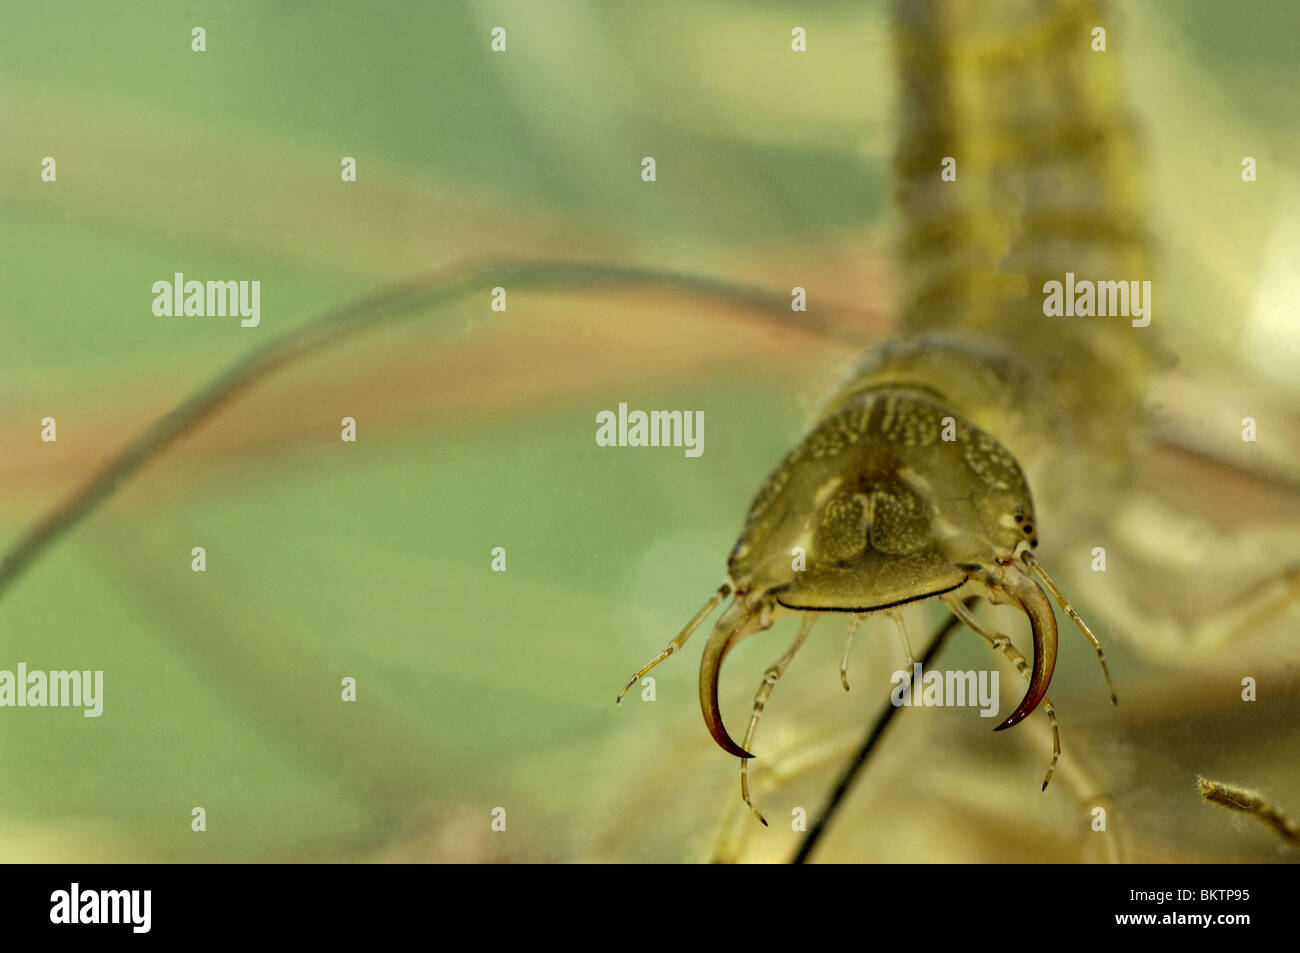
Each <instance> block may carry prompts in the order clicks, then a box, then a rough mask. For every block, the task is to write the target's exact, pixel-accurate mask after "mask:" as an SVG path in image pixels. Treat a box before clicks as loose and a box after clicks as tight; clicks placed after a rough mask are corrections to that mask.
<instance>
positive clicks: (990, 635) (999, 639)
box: [943, 596, 1105, 791]
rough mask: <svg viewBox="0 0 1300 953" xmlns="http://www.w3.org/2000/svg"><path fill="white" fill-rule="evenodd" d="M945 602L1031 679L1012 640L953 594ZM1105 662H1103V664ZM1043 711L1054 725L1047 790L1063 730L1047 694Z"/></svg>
mask: <svg viewBox="0 0 1300 953" xmlns="http://www.w3.org/2000/svg"><path fill="white" fill-rule="evenodd" d="M943 601H944V603H945V604H946V605H947V606H948V608H949V609H951V610H952V612H953V615H955V616H957V618H959V619H961V621H962V622H964V623H965V624H966V627H967V628H968V629H970V630H971V631H972V632H974V633H975V634H976V635H978V636H979V637H980V638H981V639H983V640H984V641H985V642H987V643H988V644H989V645H990V646H992V647H993V648H994V649H996V650H997V651H999V652H1001V653H1002V654H1004V655H1005V656H1006V657H1007V658H1009V659H1011V662H1012V664H1014V665H1015V666H1016V668H1017V669H1018V670H1019V672H1020V674H1021V675H1023V676H1024V677H1025V681H1028V680H1029V677H1030V676H1029V663H1028V662H1026V661H1025V657H1024V656H1023V655H1021V654H1020V650H1019V649H1017V648H1016V647H1015V646H1014V645H1012V644H1011V640H1010V639H1009V638H1007V637H1006V636H1005V635H1003V634H1001V633H1000V632H994V631H993V630H992V629H990V628H988V627H987V626H986V625H984V623H983V622H981V621H980V620H979V619H978V618H976V616H975V613H973V612H971V611H970V610H969V609H967V608H966V607H965V606H964V605H962V603H961V601H960V600H959V599H954V598H952V597H951V596H947V597H945V598H944V600H943ZM1104 664H1105V663H1104V662H1103V665H1104ZM1043 711H1044V712H1046V713H1047V721H1048V723H1049V724H1050V725H1051V726H1052V763H1051V764H1050V765H1048V766H1047V777H1045V778H1043V790H1044V791H1046V790H1047V784H1048V782H1049V781H1051V780H1052V774H1053V772H1055V771H1056V762H1057V761H1058V760H1060V757H1061V732H1060V729H1059V727H1058V726H1057V724H1056V709H1055V708H1054V707H1052V703H1051V701H1050V700H1049V699H1048V698H1047V696H1046V695H1044V696H1043Z"/></svg>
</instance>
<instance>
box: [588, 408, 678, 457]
mask: <svg viewBox="0 0 1300 953" xmlns="http://www.w3.org/2000/svg"><path fill="white" fill-rule="evenodd" d="M596 424H597V426H596V446H598V447H682V448H684V449H685V451H686V455H687V456H688V457H698V456H700V455H701V454H702V453H704V411H702V410H650V411H646V410H632V411H629V410H628V409H627V404H625V403H620V404H619V405H618V413H615V412H614V411H612V410H602V411H600V412H599V413H598V414H596Z"/></svg>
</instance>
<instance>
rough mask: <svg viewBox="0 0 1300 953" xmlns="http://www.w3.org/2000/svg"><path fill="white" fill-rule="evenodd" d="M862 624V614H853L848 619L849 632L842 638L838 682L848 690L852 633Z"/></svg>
mask: <svg viewBox="0 0 1300 953" xmlns="http://www.w3.org/2000/svg"><path fill="white" fill-rule="evenodd" d="M861 624H862V616H860V615H855V616H854V617H853V618H851V619H850V620H849V632H848V635H847V636H846V637H845V639H844V657H843V658H842V659H840V684H841V685H843V686H844V690H845V691H846V692H847V691H848V690H849V653H850V652H851V651H853V634H854V633H855V632H857V631H858V626H860V625H861Z"/></svg>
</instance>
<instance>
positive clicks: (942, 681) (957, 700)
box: [889, 662, 999, 718]
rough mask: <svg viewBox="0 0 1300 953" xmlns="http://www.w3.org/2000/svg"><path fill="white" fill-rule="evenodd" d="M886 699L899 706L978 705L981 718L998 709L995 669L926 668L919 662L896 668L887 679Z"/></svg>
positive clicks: (995, 712) (994, 713)
mask: <svg viewBox="0 0 1300 953" xmlns="http://www.w3.org/2000/svg"><path fill="white" fill-rule="evenodd" d="M889 680H890V681H891V682H892V683H893V685H894V689H893V691H891V692H890V693H889V700H890V701H891V702H893V703H894V705H895V706H896V707H899V708H965V707H971V708H979V709H980V717H981V718H992V717H994V716H995V715H996V714H997V713H998V697H999V696H998V672H997V671H996V670H995V671H992V672H985V671H980V672H958V671H953V670H949V671H946V672H937V671H934V670H933V669H931V670H930V671H928V672H927V671H925V669H923V668H922V667H921V663H920V662H915V663H913V665H912V671H911V672H910V673H909V672H905V671H897V672H895V673H894V674H893V675H891V676H890V679H889Z"/></svg>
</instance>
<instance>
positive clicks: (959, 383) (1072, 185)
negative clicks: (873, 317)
mask: <svg viewBox="0 0 1300 953" xmlns="http://www.w3.org/2000/svg"><path fill="white" fill-rule="evenodd" d="M1097 29H1103V30H1105V31H1106V34H1105V43H1106V45H1107V50H1106V51H1104V52H1103V51H1098V50H1095V49H1094V46H1095V45H1097V44H1098V34H1096V33H1095V32H1094V31H1095V30H1097ZM896 30H897V37H896V42H895V49H896V51H897V54H896V55H897V58H898V76H899V84H900V90H899V96H898V100H899V104H900V107H899V119H898V121H899V127H900V128H899V137H898V143H899V144H898V148H897V152H896V157H895V164H896V174H897V181H898V183H899V186H898V195H897V202H898V207H899V209H900V211H901V213H902V216H901V217H902V222H901V228H900V242H899V248H898V260H899V263H900V270H901V279H902V280H901V282H900V287H901V289H902V298H901V307H902V313H901V320H900V332H901V334H900V339H899V341H897V342H896V343H895V345H894V346H893V348H892V352H891V349H886V351H887V352H889V353H886V354H884V355H872V356H871V357H869V358H868V359H867V361H865V362H864V364H863V365H862V367H861V368H859V369H858V371H857V373H856V374H855V375H854V376H853V377H852V378H851V379H850V381H849V382H848V383H847V385H846V391H848V392H855V391H861V390H863V389H869V388H871V387H874V386H884V385H886V384H889V385H891V386H897V384H898V382H899V381H900V380H903V381H905V382H908V383H911V384H915V385H917V386H919V387H922V388H925V389H928V390H930V391H933V392H936V393H939V394H942V395H943V396H944V397H945V398H946V399H948V401H949V403H950V404H952V406H953V409H954V410H955V411H957V412H959V413H961V414H962V415H963V416H966V417H968V418H969V419H971V420H972V421H974V422H976V423H977V424H979V425H980V426H981V427H984V428H985V429H988V430H989V431H990V432H992V433H994V434H995V435H997V436H998V437H999V438H1000V439H1001V440H1003V441H1004V442H1005V443H1006V445H1007V446H1008V447H1010V448H1011V449H1012V450H1013V452H1015V453H1016V454H1017V456H1018V457H1019V458H1020V460H1021V463H1022V465H1023V466H1024V467H1025V469H1026V472H1027V473H1029V474H1030V476H1031V482H1034V483H1035V491H1036V493H1041V492H1047V493H1051V492H1052V488H1051V487H1047V488H1040V487H1039V485H1038V482H1037V481H1034V480H1033V476H1034V474H1035V473H1036V472H1041V471H1042V470H1043V469H1044V468H1045V466H1046V465H1048V464H1050V465H1051V467H1052V469H1053V470H1055V471H1056V472H1057V474H1058V475H1061V476H1063V477H1064V483H1062V484H1061V485H1059V486H1058V487H1057V489H1056V492H1055V495H1056V496H1057V497H1058V499H1057V500H1055V501H1054V503H1055V504H1059V506H1060V507H1062V508H1068V507H1069V504H1071V503H1076V504H1077V503H1079V502H1081V501H1083V500H1086V499H1087V498H1088V497H1089V495H1090V494H1091V495H1094V496H1095V493H1096V492H1097V491H1099V490H1100V491H1102V492H1107V491H1108V489H1109V488H1113V487H1114V486H1115V485H1116V483H1117V482H1119V481H1122V480H1123V479H1124V478H1125V477H1126V475H1127V472H1128V470H1129V468H1130V465H1131V461H1132V458H1133V454H1134V450H1135V448H1136V445H1137V441H1138V435H1139V433H1140V423H1141V419H1142V398H1143V383H1144V379H1145V377H1146V373H1147V370H1148V367H1149V365H1150V363H1151V360H1152V353H1153V351H1154V349H1153V347H1152V345H1153V341H1154V339H1155V331H1154V329H1153V328H1151V327H1134V326H1133V325H1132V323H1131V321H1130V320H1128V319H1126V318H1124V317H1048V316H1046V315H1045V314H1044V310H1043V303H1044V292H1043V286H1044V284H1045V283H1046V282H1048V281H1052V280H1056V281H1062V280H1063V279H1064V277H1065V275H1066V273H1067V272H1070V273H1073V274H1074V275H1076V276H1077V277H1078V278H1080V279H1089V280H1094V281H1102V280H1117V281H1118V280H1123V281H1129V280H1149V279H1151V277H1152V275H1151V265H1150V259H1151V253H1150V245H1151V243H1150V241H1149V238H1148V236H1147V233H1146V231H1145V226H1144V223H1143V215H1142V206H1143V196H1142V191H1141V189H1140V187H1139V179H1138V175H1137V173H1136V168H1137V166H1138V165H1139V157H1140V140H1139V137H1138V135H1137V133H1136V129H1135V126H1134V124H1133V123H1132V121H1131V120H1130V118H1129V117H1128V115H1127V113H1126V112H1125V110H1124V107H1123V104H1122V96H1121V93H1120V82H1121V81H1120V76H1119V72H1120V71H1119V69H1118V65H1119V64H1118V62H1117V54H1116V53H1114V52H1113V51H1111V50H1110V49H1109V46H1110V44H1111V43H1122V36H1123V22H1122V20H1120V19H1117V18H1115V17H1114V16H1112V15H1110V14H1109V13H1108V12H1107V11H1106V10H1105V9H1103V8H1101V7H1100V6H1098V5H1097V4H1095V3H1091V2H1072V0H1065V2H1057V3H1047V2H1031V0H1022V2H1019V3H1015V2H1013V3H1010V4H1008V3H999V4H996V5H995V4H986V3H979V2H961V0H958V2H941V0H901V2H900V3H899V5H898V11H897V25H896ZM945 159H951V160H952V163H950V164H949V168H950V170H951V172H952V173H955V179H953V180H951V181H948V180H945V179H944V178H943V177H942V176H941V171H942V168H943V163H944V160H945ZM1156 292H1158V288H1157V289H1156ZM1153 297H1155V299H1156V301H1157V302H1158V300H1159V299H1158V296H1157V295H1156V294H1153ZM909 342H915V344H911V345H909ZM936 348H938V349H940V350H944V351H946V353H944V354H938V355H932V357H931V358H929V359H927V358H926V357H925V356H924V352H926V351H930V352H933V351H935V349H936ZM1047 456H1050V457H1051V459H1050V460H1049V459H1045V457H1047ZM1060 515H1061V517H1062V518H1063V517H1064V516H1065V513H1064V512H1062V513H1061V514H1060Z"/></svg>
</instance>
